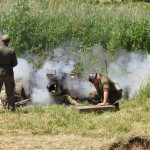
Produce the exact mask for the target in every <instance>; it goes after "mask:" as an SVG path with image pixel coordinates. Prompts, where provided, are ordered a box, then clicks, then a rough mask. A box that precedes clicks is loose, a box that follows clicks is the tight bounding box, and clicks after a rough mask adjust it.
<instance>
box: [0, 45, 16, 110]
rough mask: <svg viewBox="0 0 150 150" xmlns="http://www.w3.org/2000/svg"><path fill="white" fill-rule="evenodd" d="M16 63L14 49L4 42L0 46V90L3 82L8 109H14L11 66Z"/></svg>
mask: <svg viewBox="0 0 150 150" xmlns="http://www.w3.org/2000/svg"><path fill="white" fill-rule="evenodd" d="M16 65H17V58H16V54H15V51H14V49H12V48H9V47H8V46H6V45H5V44H2V45H1V46H0V92H1V88H2V85H3V83H4V84H5V88H6V94H7V99H8V110H9V111H13V110H15V102H14V85H15V84H14V73H13V67H15V66H16Z"/></svg>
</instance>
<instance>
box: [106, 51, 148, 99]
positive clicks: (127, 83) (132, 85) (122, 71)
mask: <svg viewBox="0 0 150 150" xmlns="http://www.w3.org/2000/svg"><path fill="white" fill-rule="evenodd" d="M149 73H150V55H147V56H145V55H143V54H141V53H135V52H132V53H127V52H126V53H125V52H123V53H122V54H120V55H119V56H118V58H117V59H116V61H114V62H113V63H111V64H110V66H109V77H110V78H111V79H112V80H113V81H114V82H118V83H119V85H120V86H121V87H122V88H123V89H124V90H126V89H128V92H129V98H132V96H133V95H134V94H136V93H138V91H139V90H140V88H142V87H144V86H145V85H146V84H147V82H148V78H149Z"/></svg>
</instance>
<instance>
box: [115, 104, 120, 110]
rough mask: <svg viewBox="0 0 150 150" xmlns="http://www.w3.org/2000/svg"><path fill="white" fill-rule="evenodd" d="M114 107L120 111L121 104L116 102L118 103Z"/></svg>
mask: <svg viewBox="0 0 150 150" xmlns="http://www.w3.org/2000/svg"><path fill="white" fill-rule="evenodd" d="M114 106H115V107H116V109H117V110H120V108H119V103H118V102H116V103H115V104H114Z"/></svg>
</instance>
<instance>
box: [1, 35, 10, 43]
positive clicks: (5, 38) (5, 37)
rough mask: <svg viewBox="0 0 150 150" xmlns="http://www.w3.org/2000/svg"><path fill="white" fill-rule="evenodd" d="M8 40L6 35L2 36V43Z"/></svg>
mask: <svg viewBox="0 0 150 150" xmlns="http://www.w3.org/2000/svg"><path fill="white" fill-rule="evenodd" d="M9 40H10V37H9V35H8V34H5V35H3V37H2V41H9Z"/></svg>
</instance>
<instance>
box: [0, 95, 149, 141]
mask: <svg viewBox="0 0 150 150" xmlns="http://www.w3.org/2000/svg"><path fill="white" fill-rule="evenodd" d="M72 107H73V106H65V105H51V106H39V105H34V106H25V107H21V108H18V109H17V110H16V112H14V113H9V112H8V111H7V110H6V109H3V108H1V109H0V129H1V131H0V132H1V133H4V132H8V131H12V132H13V131H15V130H22V131H28V132H31V133H33V134H43V133H44V134H51V135H57V134H75V135H79V136H85V137H92V138H99V137H101V139H112V138H116V137H122V136H126V135H129V134H131V135H133V134H134V135H135V134H137V135H147V134H149V129H150V117H149V114H150V99H149V98H147V97H139V98H136V99H133V100H128V101H127V100H123V101H122V102H121V104H120V107H121V110H120V111H117V112H114V111H113V112H109V111H108V112H104V113H103V114H97V113H81V114H79V113H77V112H75V111H73V110H72Z"/></svg>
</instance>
